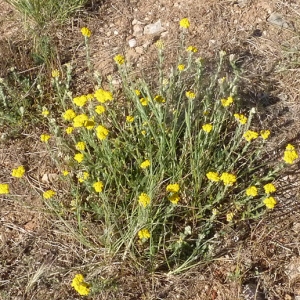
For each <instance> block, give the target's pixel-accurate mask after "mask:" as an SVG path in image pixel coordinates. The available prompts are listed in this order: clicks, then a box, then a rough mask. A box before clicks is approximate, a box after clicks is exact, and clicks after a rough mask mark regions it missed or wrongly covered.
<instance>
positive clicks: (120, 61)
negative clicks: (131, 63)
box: [114, 54, 125, 65]
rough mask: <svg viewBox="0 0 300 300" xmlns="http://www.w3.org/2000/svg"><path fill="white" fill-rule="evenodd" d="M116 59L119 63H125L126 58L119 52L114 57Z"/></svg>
mask: <svg viewBox="0 0 300 300" xmlns="http://www.w3.org/2000/svg"><path fill="white" fill-rule="evenodd" d="M114 61H115V62H116V63H117V64H118V65H123V64H124V63H125V58H124V56H123V55H121V54H118V55H116V56H115V57H114Z"/></svg>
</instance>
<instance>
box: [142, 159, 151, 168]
mask: <svg viewBox="0 0 300 300" xmlns="http://www.w3.org/2000/svg"><path fill="white" fill-rule="evenodd" d="M150 165H151V163H150V160H149V159H146V160H144V161H143V162H142V163H141V164H140V167H141V169H146V168H148V167H149V166H150Z"/></svg>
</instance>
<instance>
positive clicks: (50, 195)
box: [43, 190, 56, 199]
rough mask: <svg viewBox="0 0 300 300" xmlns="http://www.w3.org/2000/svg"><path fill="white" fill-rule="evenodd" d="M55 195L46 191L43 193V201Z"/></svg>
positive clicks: (50, 191)
mask: <svg viewBox="0 0 300 300" xmlns="http://www.w3.org/2000/svg"><path fill="white" fill-rule="evenodd" d="M55 195H56V192H54V191H52V190H48V191H46V192H44V193H43V197H44V199H51V198H52V197H54V196H55Z"/></svg>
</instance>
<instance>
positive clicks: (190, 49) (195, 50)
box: [186, 46, 198, 53]
mask: <svg viewBox="0 0 300 300" xmlns="http://www.w3.org/2000/svg"><path fill="white" fill-rule="evenodd" d="M186 51H187V52H193V53H196V52H198V49H197V48H196V47H194V46H188V47H187V48H186Z"/></svg>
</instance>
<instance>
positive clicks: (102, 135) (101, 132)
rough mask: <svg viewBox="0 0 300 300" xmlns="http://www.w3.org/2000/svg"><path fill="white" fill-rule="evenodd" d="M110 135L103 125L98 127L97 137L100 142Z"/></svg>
mask: <svg viewBox="0 0 300 300" xmlns="http://www.w3.org/2000/svg"><path fill="white" fill-rule="evenodd" d="M108 133H109V131H108V129H106V128H105V127H104V126H102V125H99V126H97V128H96V135H97V138H98V139H99V140H101V141H102V140H105V139H106V137H107V136H108Z"/></svg>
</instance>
